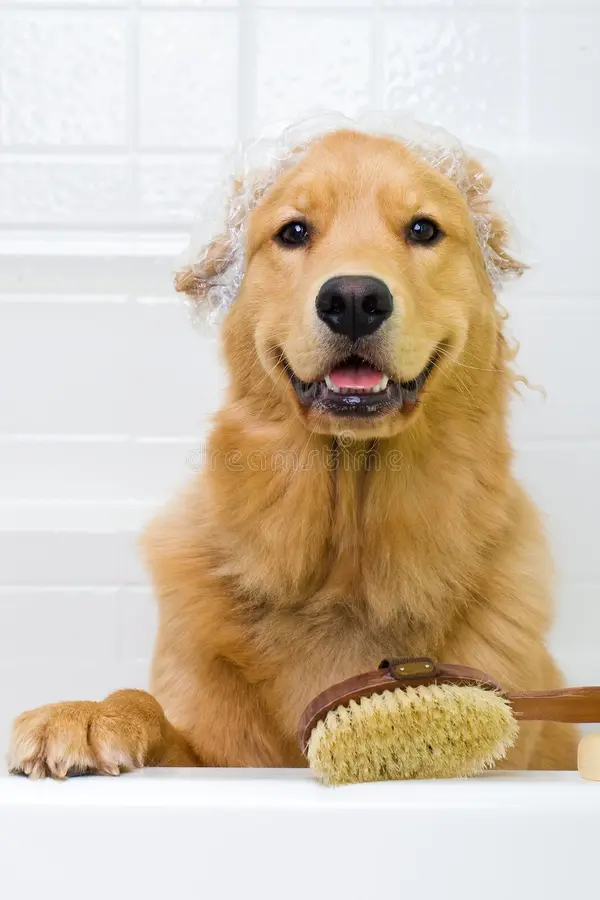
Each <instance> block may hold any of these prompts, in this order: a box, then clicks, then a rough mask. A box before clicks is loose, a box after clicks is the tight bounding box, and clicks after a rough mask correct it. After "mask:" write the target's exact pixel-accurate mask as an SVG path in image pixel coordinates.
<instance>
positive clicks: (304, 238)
mask: <svg viewBox="0 0 600 900" xmlns="http://www.w3.org/2000/svg"><path fill="white" fill-rule="evenodd" d="M309 239H310V230H309V227H308V225H307V224H306V223H305V222H288V223H287V224H286V225H284V226H283V228H280V229H279V231H278V232H277V234H276V235H275V240H276V241H278V243H280V244H283V246H284V247H301V246H302V245H303V244H307V243H308V241H309Z"/></svg>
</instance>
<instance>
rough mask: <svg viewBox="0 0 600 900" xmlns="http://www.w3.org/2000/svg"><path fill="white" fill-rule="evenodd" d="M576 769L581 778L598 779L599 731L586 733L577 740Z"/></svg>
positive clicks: (599, 765) (599, 779)
mask: <svg viewBox="0 0 600 900" xmlns="http://www.w3.org/2000/svg"><path fill="white" fill-rule="evenodd" d="M577 769H578V770H579V774H580V775H581V777H582V778H587V780H588V781H600V732H599V733H597V734H586V736H585V737H584V738H582V739H581V741H580V742H579V749H578V751H577Z"/></svg>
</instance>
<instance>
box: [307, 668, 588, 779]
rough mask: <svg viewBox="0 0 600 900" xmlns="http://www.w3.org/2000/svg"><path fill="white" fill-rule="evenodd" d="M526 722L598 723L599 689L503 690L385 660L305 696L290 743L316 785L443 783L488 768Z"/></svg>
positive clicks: (475, 677) (475, 676)
mask: <svg viewBox="0 0 600 900" xmlns="http://www.w3.org/2000/svg"><path fill="white" fill-rule="evenodd" d="M526 720H537V721H547V722H549V721H553V722H600V688H599V687H585V688H566V689H564V690H558V691H529V692H513V693H506V692H504V691H503V690H502V688H501V687H500V685H498V684H496V682H494V681H493V680H492V679H491V678H490V677H489V676H488V675H486V674H485V672H480V671H479V670H478V669H472V668H469V667H467V666H458V665H443V664H440V663H436V662H434V660H432V659H428V658H425V657H422V658H416V659H386V660H383V662H382V663H381V664H380V666H379V668H378V669H377V670H375V671H373V672H367V673H365V674H363V675H357V676H356V677H354V678H349V679H347V680H346V681H343V682H341V683H339V684H336V685H333V686H332V687H330V688H328V689H327V690H326V691H323V693H321V694H319V695H318V697H315V699H314V700H313V701H312V703H310V704H309V705H308V706H307V708H306V710H305V711H304V713H303V715H302V718H301V720H300V723H299V727H298V739H299V741H300V746H301V748H302V751H303V753H304V754H305V756H306V758H307V760H308V763H309V765H310V767H311V768H312V769H313V771H314V772H315V774H316V775H317V776H318V777H319V778H320V779H321V781H323V782H324V783H325V784H330V785H337V784H351V783H354V782H362V781H389V780H398V779H408V778H453V777H464V776H469V775H478V774H480V773H481V772H483V771H484V770H485V769H489V768H492V767H493V766H494V765H495V764H496V762H498V761H499V760H501V759H503V758H504V756H505V755H506V753H507V751H508V750H509V749H510V747H512V745H513V744H514V742H515V740H516V738H517V735H518V732H519V722H523V721H526ZM598 752H599V754H600V746H599V747H598ZM599 768H600V760H599Z"/></svg>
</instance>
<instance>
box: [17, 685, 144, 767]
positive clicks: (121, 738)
mask: <svg viewBox="0 0 600 900" xmlns="http://www.w3.org/2000/svg"><path fill="white" fill-rule="evenodd" d="M126 694H136V695H138V694H139V697H137V698H135V699H134V700H133V701H132V700H129V698H125V696H124V695H126ZM141 697H143V698H144V700H143V701H141V700H140V698H141ZM145 698H147V700H146V699H145ZM128 700H129V702H127V701H128ZM136 700H137V701H138V702H136ZM160 718H161V716H160V708H159V707H158V704H156V701H155V700H154V699H153V698H152V697H150V696H149V695H148V694H146V695H144V694H143V693H142V692H141V691H140V692H137V691H135V692H134V691H131V692H123V694H122V695H119V694H117V695H114V696H113V697H109V698H108V699H106V700H103V701H102V702H100V703H93V702H77V703H56V704H53V705H51V706H40V707H39V708H38V709H33V710H30V711H29V712H25V713H23V714H22V715H20V716H19V718H18V719H16V721H15V723H14V725H13V731H12V737H11V742H10V747H9V751H8V767H9V770H10V771H11V772H12V773H14V774H22V775H28V776H29V777H30V778H45V777H50V778H58V779H63V778H67V777H68V776H70V775H83V774H87V773H95V774H100V775H119V774H120V773H121V772H127V771H130V770H132V769H137V768H141V767H142V766H144V765H146V764H147V762H148V760H149V757H150V753H151V747H152V745H153V744H155V743H156V741H157V740H160Z"/></svg>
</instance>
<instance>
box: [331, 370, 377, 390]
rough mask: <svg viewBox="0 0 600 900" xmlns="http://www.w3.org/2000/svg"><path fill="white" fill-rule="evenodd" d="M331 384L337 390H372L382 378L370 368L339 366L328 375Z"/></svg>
mask: <svg viewBox="0 0 600 900" xmlns="http://www.w3.org/2000/svg"><path fill="white" fill-rule="evenodd" d="M329 377H330V378H331V381H332V382H333V384H335V386H336V387H339V388H358V389H359V390H364V389H365V388H372V387H375V385H377V384H379V382H380V381H381V378H382V374H381V372H378V371H377V369H373V368H372V367H371V366H367V365H361V366H340V367H339V369H334V370H333V371H332V372H330V373H329Z"/></svg>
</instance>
